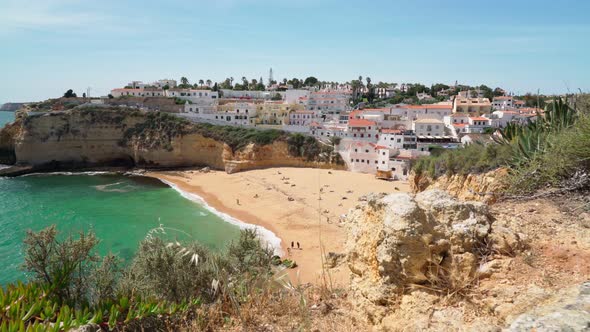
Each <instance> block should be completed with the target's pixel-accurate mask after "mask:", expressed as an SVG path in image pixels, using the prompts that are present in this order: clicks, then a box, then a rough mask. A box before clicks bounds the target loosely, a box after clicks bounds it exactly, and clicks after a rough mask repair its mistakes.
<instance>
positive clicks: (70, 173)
mask: <svg viewBox="0 0 590 332" xmlns="http://www.w3.org/2000/svg"><path fill="white" fill-rule="evenodd" d="M103 174H117V173H116V172H109V171H89V172H49V173H29V174H24V175H21V176H23V177H24V176H46V175H47V176H49V175H103Z"/></svg>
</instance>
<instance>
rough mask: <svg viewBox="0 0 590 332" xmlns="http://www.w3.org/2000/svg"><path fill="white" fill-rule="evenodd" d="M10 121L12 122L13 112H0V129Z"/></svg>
mask: <svg viewBox="0 0 590 332" xmlns="http://www.w3.org/2000/svg"><path fill="white" fill-rule="evenodd" d="M12 121H14V112H0V128H2V127H4V125H5V124H7V123H8V122H12Z"/></svg>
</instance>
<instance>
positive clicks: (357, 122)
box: [348, 119, 375, 127]
mask: <svg viewBox="0 0 590 332" xmlns="http://www.w3.org/2000/svg"><path fill="white" fill-rule="evenodd" d="M374 125H375V121H369V120H365V119H350V120H348V126H349V127H368V126H374Z"/></svg>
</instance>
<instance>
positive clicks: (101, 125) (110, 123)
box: [0, 107, 343, 172]
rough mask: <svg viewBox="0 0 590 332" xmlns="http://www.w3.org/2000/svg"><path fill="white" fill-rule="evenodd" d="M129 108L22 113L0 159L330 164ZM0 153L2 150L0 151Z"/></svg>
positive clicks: (280, 145)
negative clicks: (215, 135)
mask: <svg viewBox="0 0 590 332" xmlns="http://www.w3.org/2000/svg"><path fill="white" fill-rule="evenodd" d="M159 114H160V113H153V112H152V113H148V112H143V111H139V110H135V109H130V108H116V107H76V108H74V109H71V110H67V111H52V112H45V113H41V114H32V113H29V114H28V115H26V114H25V115H23V116H22V117H20V118H19V119H17V121H16V122H15V124H14V126H12V127H11V129H10V131H7V130H4V131H2V132H1V133H0V157H1V156H4V158H5V161H8V158H9V156H10V155H13V156H14V158H13V160H12V161H13V162H12V163H14V164H17V165H32V166H34V167H35V168H37V169H43V168H45V169H47V168H53V169H55V168H59V169H63V168H92V167H98V166H101V167H102V166H106V167H110V166H124V167H142V168H167V167H191V166H209V167H211V168H214V169H220V170H226V171H227V172H236V171H243V170H248V169H255V168H264V167H274V166H294V167H334V168H342V167H343V166H338V165H335V164H329V163H322V162H315V161H308V160H306V159H304V158H301V157H293V156H291V155H290V154H289V149H288V146H287V142H286V140H285V139H284V138H279V139H275V140H274V141H272V142H267V143H268V144H256V143H255V142H240V143H241V145H240V148H239V149H236V148H235V147H233V148H232V147H231V146H230V145H228V144H227V143H224V142H223V141H222V140H216V139H213V138H208V137H205V136H206V135H207V132H206V131H203V130H201V131H198V130H195V128H194V125H192V124H190V123H188V122H186V121H183V120H181V119H178V118H175V117H173V116H170V115H165V116H164V115H163V116H159ZM2 151H3V152H2Z"/></svg>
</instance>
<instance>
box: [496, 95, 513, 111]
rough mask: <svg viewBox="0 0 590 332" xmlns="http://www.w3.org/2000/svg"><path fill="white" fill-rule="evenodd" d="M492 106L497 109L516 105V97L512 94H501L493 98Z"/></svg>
mask: <svg viewBox="0 0 590 332" xmlns="http://www.w3.org/2000/svg"><path fill="white" fill-rule="evenodd" d="M492 107H493V109H495V110H505V109H509V108H513V107H514V98H512V97H511V96H499V97H494V99H492Z"/></svg>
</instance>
